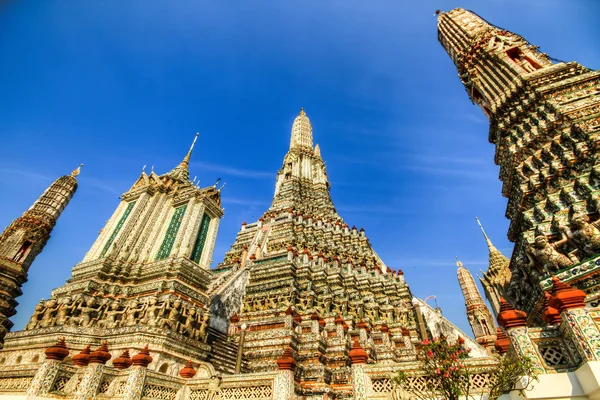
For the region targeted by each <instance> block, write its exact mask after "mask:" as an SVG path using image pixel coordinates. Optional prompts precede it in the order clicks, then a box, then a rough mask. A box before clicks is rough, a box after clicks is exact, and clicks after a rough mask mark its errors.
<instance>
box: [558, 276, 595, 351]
mask: <svg viewBox="0 0 600 400" xmlns="http://www.w3.org/2000/svg"><path fill="white" fill-rule="evenodd" d="M585 297H586V294H585V292H584V291H583V290H579V289H576V288H574V287H572V286H571V285H569V284H568V283H563V282H561V281H560V280H559V279H558V278H557V277H553V278H552V294H551V296H550V298H549V299H548V306H549V307H552V308H555V309H557V310H558V311H559V313H560V318H561V328H562V331H563V332H565V334H566V336H567V337H568V338H569V339H570V340H571V342H572V343H573V344H574V345H575V347H576V348H577V350H578V352H579V354H580V355H581V356H582V358H583V360H587V361H599V360H600V330H599V329H598V325H596V323H595V322H594V320H593V318H592V316H591V315H590V313H589V312H588V310H587V309H586V308H585Z"/></svg>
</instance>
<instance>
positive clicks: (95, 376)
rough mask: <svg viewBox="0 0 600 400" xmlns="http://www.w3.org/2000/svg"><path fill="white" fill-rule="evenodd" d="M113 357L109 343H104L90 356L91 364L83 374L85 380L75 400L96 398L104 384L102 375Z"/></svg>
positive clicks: (80, 385)
mask: <svg viewBox="0 0 600 400" xmlns="http://www.w3.org/2000/svg"><path fill="white" fill-rule="evenodd" d="M110 358H111V355H110V353H109V352H108V344H107V342H104V343H102V346H100V347H99V348H98V349H96V350H95V351H93V352H91V353H90V354H89V356H88V360H89V364H88V366H87V367H86V369H85V372H84V373H83V378H82V379H81V382H80V383H79V386H78V387H77V392H76V393H75V397H74V398H75V400H89V399H93V398H94V397H96V393H98V388H99V387H100V384H101V383H102V374H103V372H104V364H106V362H107V361H108V360H110Z"/></svg>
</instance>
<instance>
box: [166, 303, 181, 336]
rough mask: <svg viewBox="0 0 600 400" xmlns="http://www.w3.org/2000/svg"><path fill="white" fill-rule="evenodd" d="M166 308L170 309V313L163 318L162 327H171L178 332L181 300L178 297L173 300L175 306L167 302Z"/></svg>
mask: <svg viewBox="0 0 600 400" xmlns="http://www.w3.org/2000/svg"><path fill="white" fill-rule="evenodd" d="M167 302H169V300H167ZM166 308H168V309H169V314H168V315H167V318H165V319H164V320H163V323H162V328H163V329H171V330H173V331H176V332H177V331H178V330H179V329H178V328H179V324H180V322H179V317H180V316H181V300H179V299H176V300H175V301H174V302H173V306H170V304H167V307H166Z"/></svg>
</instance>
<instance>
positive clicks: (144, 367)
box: [123, 345, 152, 400]
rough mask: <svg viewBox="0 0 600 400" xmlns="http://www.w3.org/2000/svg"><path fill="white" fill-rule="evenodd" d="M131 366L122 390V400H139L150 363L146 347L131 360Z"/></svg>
mask: <svg viewBox="0 0 600 400" xmlns="http://www.w3.org/2000/svg"><path fill="white" fill-rule="evenodd" d="M131 361H132V363H133V366H132V367H131V370H130V372H129V377H127V383H126V384H125V389H124V390H123V400H140V399H141V398H142V393H143V390H144V383H145V382H146V375H147V373H148V365H149V364H150V363H151V362H152V357H151V356H150V351H149V350H148V345H146V347H144V348H143V349H142V350H141V351H140V352H139V353H138V354H136V355H135V356H133V357H132V358H131Z"/></svg>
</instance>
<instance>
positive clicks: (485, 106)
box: [437, 8, 600, 323]
mask: <svg viewBox="0 0 600 400" xmlns="http://www.w3.org/2000/svg"><path fill="white" fill-rule="evenodd" d="M437 27H438V40H439V42H440V44H441V45H442V46H443V48H444V49H445V50H446V52H447V53H448V55H449V56H450V58H451V59H452V61H453V62H454V65H455V66H456V69H457V72H458V77H459V79H460V80H461V82H462V84H463V85H464V88H465V90H466V91H467V94H468V96H469V98H470V99H471V101H472V102H473V103H475V104H477V105H478V106H479V107H481V109H482V110H483V112H484V113H485V115H486V116H487V117H488V119H489V121H490V126H489V131H488V140H489V141H490V143H493V144H494V146H495V154H494V162H495V163H496V164H498V165H499V166H500V171H499V176H500V179H501V180H502V195H504V196H505V197H507V198H508V202H507V206H506V213H505V215H506V217H507V218H508V219H510V225H509V228H508V239H509V240H510V241H512V242H514V243H515V247H514V250H513V252H512V256H511V261H510V271H511V272H512V278H508V277H510V276H511V275H504V274H503V272H502V271H505V272H507V273H508V272H509V269H508V267H507V266H506V265H507V260H506V258H505V257H504V256H501V255H500V253H499V252H497V251H493V250H494V249H493V247H492V248H490V264H492V263H493V262H495V263H499V264H500V266H501V267H498V266H496V265H490V269H489V270H488V272H487V273H486V275H487V276H488V278H490V282H493V283H494V285H497V290H500V289H501V287H502V288H506V289H507V292H508V293H506V295H507V298H508V299H509V300H510V301H511V302H512V303H513V304H514V306H515V307H516V308H519V309H522V310H523V311H525V312H526V313H527V314H528V315H529V317H528V318H529V322H531V323H538V322H536V321H541V320H542V318H541V316H540V315H539V310H541V309H542V304H543V302H544V296H543V295H542V293H543V291H541V290H531V288H532V287H539V286H540V285H541V286H542V287H545V288H547V287H548V285H549V281H547V280H546V279H547V277H545V276H544V275H545V274H547V273H551V274H554V273H557V272H558V271H559V270H565V269H568V268H577V265H578V264H579V263H580V262H581V261H582V260H584V259H592V258H595V257H598V256H600V244H598V243H599V241H598V240H597V239H596V238H597V237H598V236H600V234H599V233H598V230H597V228H596V224H597V223H598V214H597V213H596V210H597V209H598V199H597V196H596V195H595V192H596V190H597V181H598V176H599V175H600V164H599V163H598V158H597V157H596V153H597V151H596V146H595V145H594V144H593V141H591V139H590V138H593V137H595V135H597V132H598V119H597V117H596V112H595V111H593V110H597V109H598V107H600V96H597V95H596V93H598V91H599V90H600V73H599V71H592V70H590V69H589V68H586V67H584V66H582V65H580V64H578V63H577V62H562V61H559V60H556V59H553V58H551V57H550V56H549V55H548V54H546V53H544V52H542V51H540V48H539V46H534V45H532V44H531V43H529V42H528V41H527V40H526V39H525V38H523V37H522V36H520V35H518V34H516V33H514V32H510V31H507V30H506V29H502V28H499V27H497V26H494V25H493V24H492V23H490V22H488V21H486V20H485V19H483V18H482V17H480V16H479V15H477V14H476V13H474V12H472V11H469V10H465V9H462V8H456V9H454V10H451V11H448V12H443V13H439V15H438V24H437ZM583 232H587V233H583ZM591 232H594V233H593V234H592V233H591ZM584 236H585V237H586V239H580V237H584ZM592 243H593V244H592ZM493 258H495V260H494V261H492V259H493ZM595 268H596V269H597V270H598V272H597V273H600V265H599V266H597V267H595ZM595 273H596V272H593V271H587V272H586V274H585V275H579V276H578V277H573V278H571V279H573V280H572V281H571V283H575V282H576V281H579V280H582V279H590V276H592V275H593V274H595ZM494 274H498V275H497V276H494ZM567 274H568V275H569V276H570V274H569V273H567ZM573 275H576V274H575V272H574V271H573ZM584 276H585V277H584ZM492 278H493V279H492ZM497 279H500V280H502V279H511V282H510V288H507V287H506V285H503V284H502V283H503V282H502V281H497ZM586 282H587V281H586ZM489 284H490V285H491V283H489ZM585 286H586V290H585V291H586V292H587V293H588V295H589V296H590V297H588V302H589V301H591V300H595V299H597V298H598V290H599V289H600V283H596V284H593V285H587V284H586V285H585ZM484 287H485V286H484ZM492 303H493V301H492ZM493 307H494V308H497V307H499V305H498V304H493Z"/></svg>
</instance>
